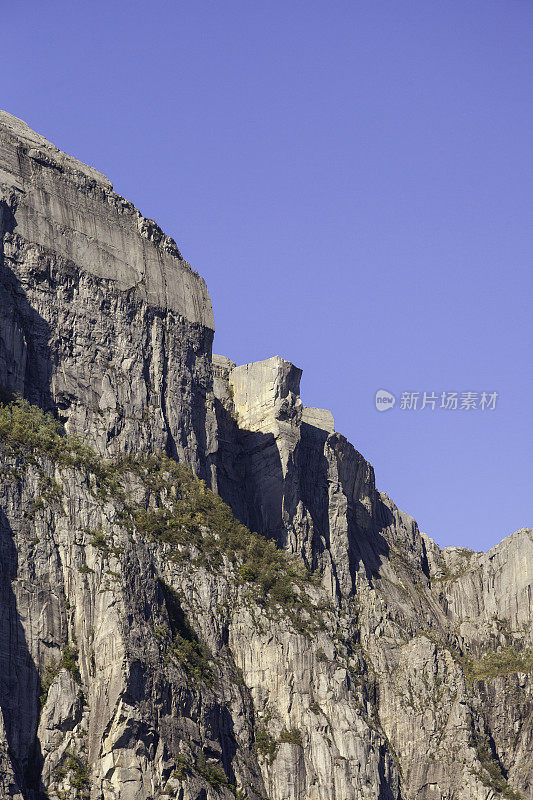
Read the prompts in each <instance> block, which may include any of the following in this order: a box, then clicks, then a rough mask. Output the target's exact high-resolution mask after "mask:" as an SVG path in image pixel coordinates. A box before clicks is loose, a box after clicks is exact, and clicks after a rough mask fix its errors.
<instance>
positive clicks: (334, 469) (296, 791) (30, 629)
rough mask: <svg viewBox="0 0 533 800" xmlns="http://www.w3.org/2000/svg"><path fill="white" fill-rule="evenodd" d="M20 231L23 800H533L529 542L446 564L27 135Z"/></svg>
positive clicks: (330, 424) (4, 769)
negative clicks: (220, 345) (233, 355)
mask: <svg viewBox="0 0 533 800" xmlns="http://www.w3.org/2000/svg"><path fill="white" fill-rule="evenodd" d="M0 212H1V213H0V233H1V235H2V245H1V250H0V277H1V280H2V290H3V291H2V295H1V299H0V310H1V313H0V384H1V385H2V388H3V390H4V392H5V394H6V403H7V400H8V399H9V395H10V393H12V392H19V393H20V395H23V396H24V397H25V398H27V400H26V401H23V400H20V399H19V400H15V401H11V402H9V403H7V404H4V405H2V406H1V407H0V469H1V473H2V477H1V481H0V495H1V507H2V515H1V519H0V593H1V605H0V609H1V615H0V663H1V666H2V668H1V670H0V709H1V712H2V713H1V715H0V791H2V792H3V794H2V796H5V797H14V798H17V800H22V799H24V800H37V799H38V798H39V799H40V798H45V797H48V798H49V800H62V799H64V798H75V797H79V798H84V797H85V798H91V800H97V799H98V800H134V798H135V800H137V799H139V800H149V799H151V800H155V798H176V797H179V798H180V799H181V800H189V798H191V800H192V798H199V799H200V798H203V800H206V798H209V800H214V798H215V797H226V798H230V797H238V798H241V799H242V798H244V797H248V798H271V800H293V799H294V800H350V798H353V799H354V800H355V799H356V798H357V800H361V798H365V799H366V798H368V800H370V798H380V799H381V800H392V799H393V798H394V800H400V798H404V800H415V799H416V800H433V799H438V798H443V800H469V799H472V800H474V799H475V800H490V799H491V798H495V797H506V798H509V800H518V798H520V797H522V798H533V749H532V743H533V742H532V740H533V713H532V709H533V706H532V697H531V680H530V671H531V669H532V668H533V642H532V641H531V637H532V634H531V612H532V609H531V584H532V579H533V574H532V573H533V532H532V531H530V530H527V529H524V530H523V531H519V532H517V533H516V534H514V535H513V536H511V537H508V538H507V539H505V540H504V541H503V542H502V543H501V544H500V545H498V546H497V547H496V548H493V549H492V550H491V551H490V552H489V553H487V554H480V553H472V552H471V551H467V550H464V549H461V548H448V549H446V550H443V551H441V550H439V548H438V547H437V546H436V545H435V544H434V543H433V542H432V541H431V540H430V539H429V538H428V537H426V536H424V535H423V534H421V533H420V532H419V531H418V528H417V526H416V523H415V522H414V520H413V519H412V518H411V517H409V516H407V515H405V514H403V513H402V512H400V511H399V510H398V509H397V508H396V506H395V505H394V504H393V503H392V502H391V501H390V499H389V498H388V497H387V496H386V495H384V494H382V493H380V492H379V491H378V490H377V489H376V487H375V484H374V475H373V470H372V468H371V466H370V465H369V464H368V463H367V462H366V461H365V459H364V458H363V457H362V456H361V455H360V454H359V453H358V452H357V451H356V450H355V449H354V448H353V446H352V445H351V444H350V443H349V442H347V440H346V439H345V438H344V437H343V436H342V435H340V434H339V433H337V432H335V429H334V421H333V417H332V415H331V414H330V412H328V411H324V410H321V409H314V408H305V407H304V406H303V405H302V402H301V400H300V397H299V381H300V375H301V372H300V370H298V369H297V368H296V367H294V366H293V365H292V364H290V363H289V362H287V361H284V360H283V359H282V358H280V357H275V358H272V359H268V360H267V361H263V362H258V363H256V364H248V365H242V366H236V365H235V364H234V363H233V362H231V361H230V360H229V359H227V358H224V357H221V356H213V357H212V356H211V344H212V337H213V327H214V326H213V318H212V311H211V305H210V301H209V297H208V295H207V291H206V288H205V284H204V282H203V281H202V279H201V278H199V276H197V275H196V273H194V272H193V271H192V270H191V269H190V267H189V265H188V264H186V263H185V262H184V261H183V259H182V258H181V255H180V253H179V251H178V249H177V247H176V245H175V243H174V242H173V241H172V240H170V239H169V238H168V237H166V236H165V235H164V234H163V233H162V232H161V231H160V229H159V228H158V227H157V225H156V224H155V223H153V222H152V221H150V220H146V219H144V218H143V217H142V216H141V215H140V214H139V212H137V211H136V210H135V209H134V208H133V206H132V205H131V204H130V203H128V202H127V201H125V200H123V199H122V198H120V197H119V196H118V195H116V194H114V193H113V191H112V187H111V185H110V183H109V182H108V181H107V179H106V178H104V176H102V175H101V174H100V173H97V172H96V171H95V170H93V169H92V168H90V167H86V166H85V165H83V164H80V163H79V162H77V161H75V160H74V159H72V158H70V157H69V156H66V155H65V154H63V153H61V152H60V151H58V150H57V149H56V148H54V147H53V145H51V144H50V143H49V142H47V141H46V140H45V139H43V138H42V137H40V136H38V135H37V134H35V133H33V132H32V131H31V130H30V129H29V128H28V127H27V126H26V125H25V124H24V123H22V122H20V121H19V120H16V119H14V118H13V117H10V116H9V115H7V114H5V113H3V112H0ZM28 401H29V402H28ZM43 410H44V411H50V412H51V414H44V413H43ZM52 415H54V416H55V419H54V416H52ZM73 434H74V435H78V437H79V436H80V435H81V436H82V437H83V440H82V439H80V438H76V436H73ZM177 462H179V463H177ZM194 473H195V474H196V476H200V477H201V478H204V479H205V482H204V481H201V480H199V478H198V477H196V476H195V474H194ZM208 486H210V487H211V489H212V490H213V491H214V493H213V492H212V491H211V490H210V489H209V488H208ZM220 498H222V500H221V499H220ZM223 500H224V501H225V502H226V503H227V504H228V506H229V507H228V506H226V505H225V504H224V502H223ZM230 508H231V511H230ZM251 531H257V533H253V532H251Z"/></svg>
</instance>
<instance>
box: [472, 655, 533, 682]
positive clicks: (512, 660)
mask: <svg viewBox="0 0 533 800" xmlns="http://www.w3.org/2000/svg"><path fill="white" fill-rule="evenodd" d="M461 663H462V665H463V670H464V673H465V677H466V678H467V680H468V681H469V682H473V681H478V680H485V679H487V678H497V677H499V676H506V675H512V674H513V673H518V672H531V670H532V669H533V651H532V650H524V651H521V652H520V651H518V650H515V648H513V647H511V646H508V647H502V648H501V649H500V650H495V651H493V652H490V653H485V654H484V655H483V656H482V657H481V658H478V659H475V658H472V657H471V656H462V657H461Z"/></svg>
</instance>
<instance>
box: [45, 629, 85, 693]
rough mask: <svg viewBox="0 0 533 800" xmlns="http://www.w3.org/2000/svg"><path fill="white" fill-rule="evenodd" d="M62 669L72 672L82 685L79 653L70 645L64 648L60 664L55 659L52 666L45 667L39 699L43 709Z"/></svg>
mask: <svg viewBox="0 0 533 800" xmlns="http://www.w3.org/2000/svg"><path fill="white" fill-rule="evenodd" d="M62 669H66V670H67V671H68V672H70V674H71V675H72V677H73V678H74V680H75V681H76V683H77V684H80V685H81V675H80V670H79V667H78V651H77V650H76V649H75V648H74V647H72V646H71V645H69V644H66V645H65V646H64V648H63V651H62V653H61V658H60V659H59V662H57V661H56V660H55V659H53V660H52V661H51V662H50V664H48V665H47V666H46V667H45V670H44V674H43V677H42V678H41V694H40V698H39V699H40V702H41V708H42V707H43V706H44V704H45V703H46V699H47V697H48V692H49V691H50V687H51V685H52V684H53V682H54V681H55V679H56V677H57V676H58V675H59V673H60V671H61V670H62Z"/></svg>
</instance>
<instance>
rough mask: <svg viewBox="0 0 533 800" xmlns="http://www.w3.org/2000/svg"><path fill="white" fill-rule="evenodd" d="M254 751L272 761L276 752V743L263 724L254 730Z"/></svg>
mask: <svg viewBox="0 0 533 800" xmlns="http://www.w3.org/2000/svg"><path fill="white" fill-rule="evenodd" d="M255 751H256V753H259V755H262V756H264V757H265V758H266V759H267V760H268V761H269V762H270V763H272V762H273V761H274V759H275V757H276V753H277V752H278V743H277V742H276V740H275V739H274V737H273V736H271V735H270V734H269V732H268V731H267V729H266V728H265V727H263V726H261V727H259V728H258V729H257V730H256V732H255Z"/></svg>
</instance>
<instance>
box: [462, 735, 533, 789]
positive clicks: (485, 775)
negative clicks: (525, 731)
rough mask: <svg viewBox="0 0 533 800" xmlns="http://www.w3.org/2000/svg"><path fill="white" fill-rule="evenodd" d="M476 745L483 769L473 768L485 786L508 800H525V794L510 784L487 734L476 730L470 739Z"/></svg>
mask: <svg viewBox="0 0 533 800" xmlns="http://www.w3.org/2000/svg"><path fill="white" fill-rule="evenodd" d="M469 745H470V747H474V748H475V750H476V755H477V758H478V761H479V762H480V764H481V770H472V772H473V774H474V775H475V776H476V777H477V778H478V779H479V780H480V781H481V783H482V784H483V786H486V787H488V788H491V789H493V790H494V791H495V792H498V793H499V794H501V795H502V796H503V797H506V798H507V800H524V798H523V795H522V794H521V793H520V792H517V791H516V790H515V789H513V788H511V786H509V783H508V781H507V774H506V772H505V770H504V769H503V768H502V766H501V764H500V762H499V760H498V758H497V756H496V752H495V750H494V748H493V746H492V743H491V740H490V739H489V737H488V736H487V735H486V734H485V735H484V734H480V733H478V732H477V731H474V733H473V735H472V736H471V738H470V741H469Z"/></svg>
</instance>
